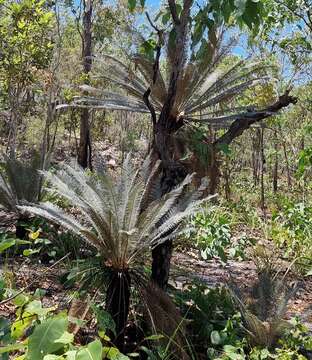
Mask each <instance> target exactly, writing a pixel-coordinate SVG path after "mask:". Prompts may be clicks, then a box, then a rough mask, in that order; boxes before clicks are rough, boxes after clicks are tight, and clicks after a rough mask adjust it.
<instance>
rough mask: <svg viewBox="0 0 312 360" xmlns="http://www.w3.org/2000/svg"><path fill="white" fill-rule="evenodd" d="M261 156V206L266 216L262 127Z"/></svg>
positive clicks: (262, 135) (262, 133)
mask: <svg viewBox="0 0 312 360" xmlns="http://www.w3.org/2000/svg"><path fill="white" fill-rule="evenodd" d="M260 156H261V162H260V166H261V172H260V206H261V210H262V212H263V215H264V216H265V215H266V213H265V196H264V171H265V159H264V128H263V126H262V127H261V133H260Z"/></svg>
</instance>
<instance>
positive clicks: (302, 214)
mask: <svg viewBox="0 0 312 360" xmlns="http://www.w3.org/2000/svg"><path fill="white" fill-rule="evenodd" d="M271 234H272V238H273V240H274V241H275V242H276V243H277V244H278V245H279V246H281V247H284V248H285V250H286V251H285V255H286V256H288V257H290V258H294V260H295V262H296V264H297V265H298V268H299V269H301V270H302V271H303V272H306V271H309V270H310V269H311V266H312V264H311V255H312V254H311V241H312V207H311V206H310V205H309V204H306V203H294V202H292V201H286V202H284V204H283V205H282V208H281V209H280V210H278V211H275V212H274V213H273V215H272V230H271Z"/></svg>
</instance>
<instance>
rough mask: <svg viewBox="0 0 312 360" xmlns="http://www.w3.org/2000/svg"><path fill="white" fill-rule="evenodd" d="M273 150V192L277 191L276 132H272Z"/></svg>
mask: <svg viewBox="0 0 312 360" xmlns="http://www.w3.org/2000/svg"><path fill="white" fill-rule="evenodd" d="M274 148H275V149H274V150H275V154H274V155H275V156H274V167H273V192H274V193H276V192H277V182H278V139H277V133H276V131H275V132H274Z"/></svg>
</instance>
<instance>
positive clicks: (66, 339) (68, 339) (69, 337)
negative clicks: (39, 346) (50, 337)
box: [54, 331, 74, 345]
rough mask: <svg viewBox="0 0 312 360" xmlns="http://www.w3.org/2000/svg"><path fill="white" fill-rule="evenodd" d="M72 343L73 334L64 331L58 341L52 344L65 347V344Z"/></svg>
mask: <svg viewBox="0 0 312 360" xmlns="http://www.w3.org/2000/svg"><path fill="white" fill-rule="evenodd" d="M73 341H74V334H71V333H69V332H68V331H65V332H64V334H63V335H62V336H61V337H60V338H59V339H56V340H55V341H54V342H56V343H61V344H64V345H66V344H71V343H72V342H73Z"/></svg>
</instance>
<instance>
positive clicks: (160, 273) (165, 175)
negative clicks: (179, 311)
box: [152, 119, 187, 289]
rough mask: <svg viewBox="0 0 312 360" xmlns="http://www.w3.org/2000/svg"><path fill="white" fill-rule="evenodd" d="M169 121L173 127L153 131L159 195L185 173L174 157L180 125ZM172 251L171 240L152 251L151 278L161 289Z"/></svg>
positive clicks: (167, 272) (174, 184) (176, 182)
mask: <svg viewBox="0 0 312 360" xmlns="http://www.w3.org/2000/svg"><path fill="white" fill-rule="evenodd" d="M169 123H170V124H174V126H175V128H171V129H170V128H168V127H165V126H161V125H160V124H157V125H158V126H156V129H155V131H154V141H153V149H154V152H155V153H157V155H158V157H159V158H160V159H161V160H162V178H161V195H165V194H167V193H168V192H170V191H171V190H172V189H173V188H174V187H175V186H177V185H178V184H179V183H180V182H181V181H183V180H184V178H185V176H186V175H187V171H186V169H185V168H184V166H183V165H182V164H181V163H180V162H179V161H178V159H175V158H174V132H175V131H176V130H177V129H178V128H179V127H180V126H181V125H180V124H179V122H178V121H177V119H171V121H170V122H169ZM172 251H173V244H172V241H165V242H164V243H163V244H160V245H158V246H157V247H156V248H155V249H154V250H153V251H152V257H153V262H152V280H153V281H154V282H155V283H156V284H157V285H158V286H159V287H160V288H161V289H166V287H167V284H168V280H169V272H170V261H171V256H172Z"/></svg>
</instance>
